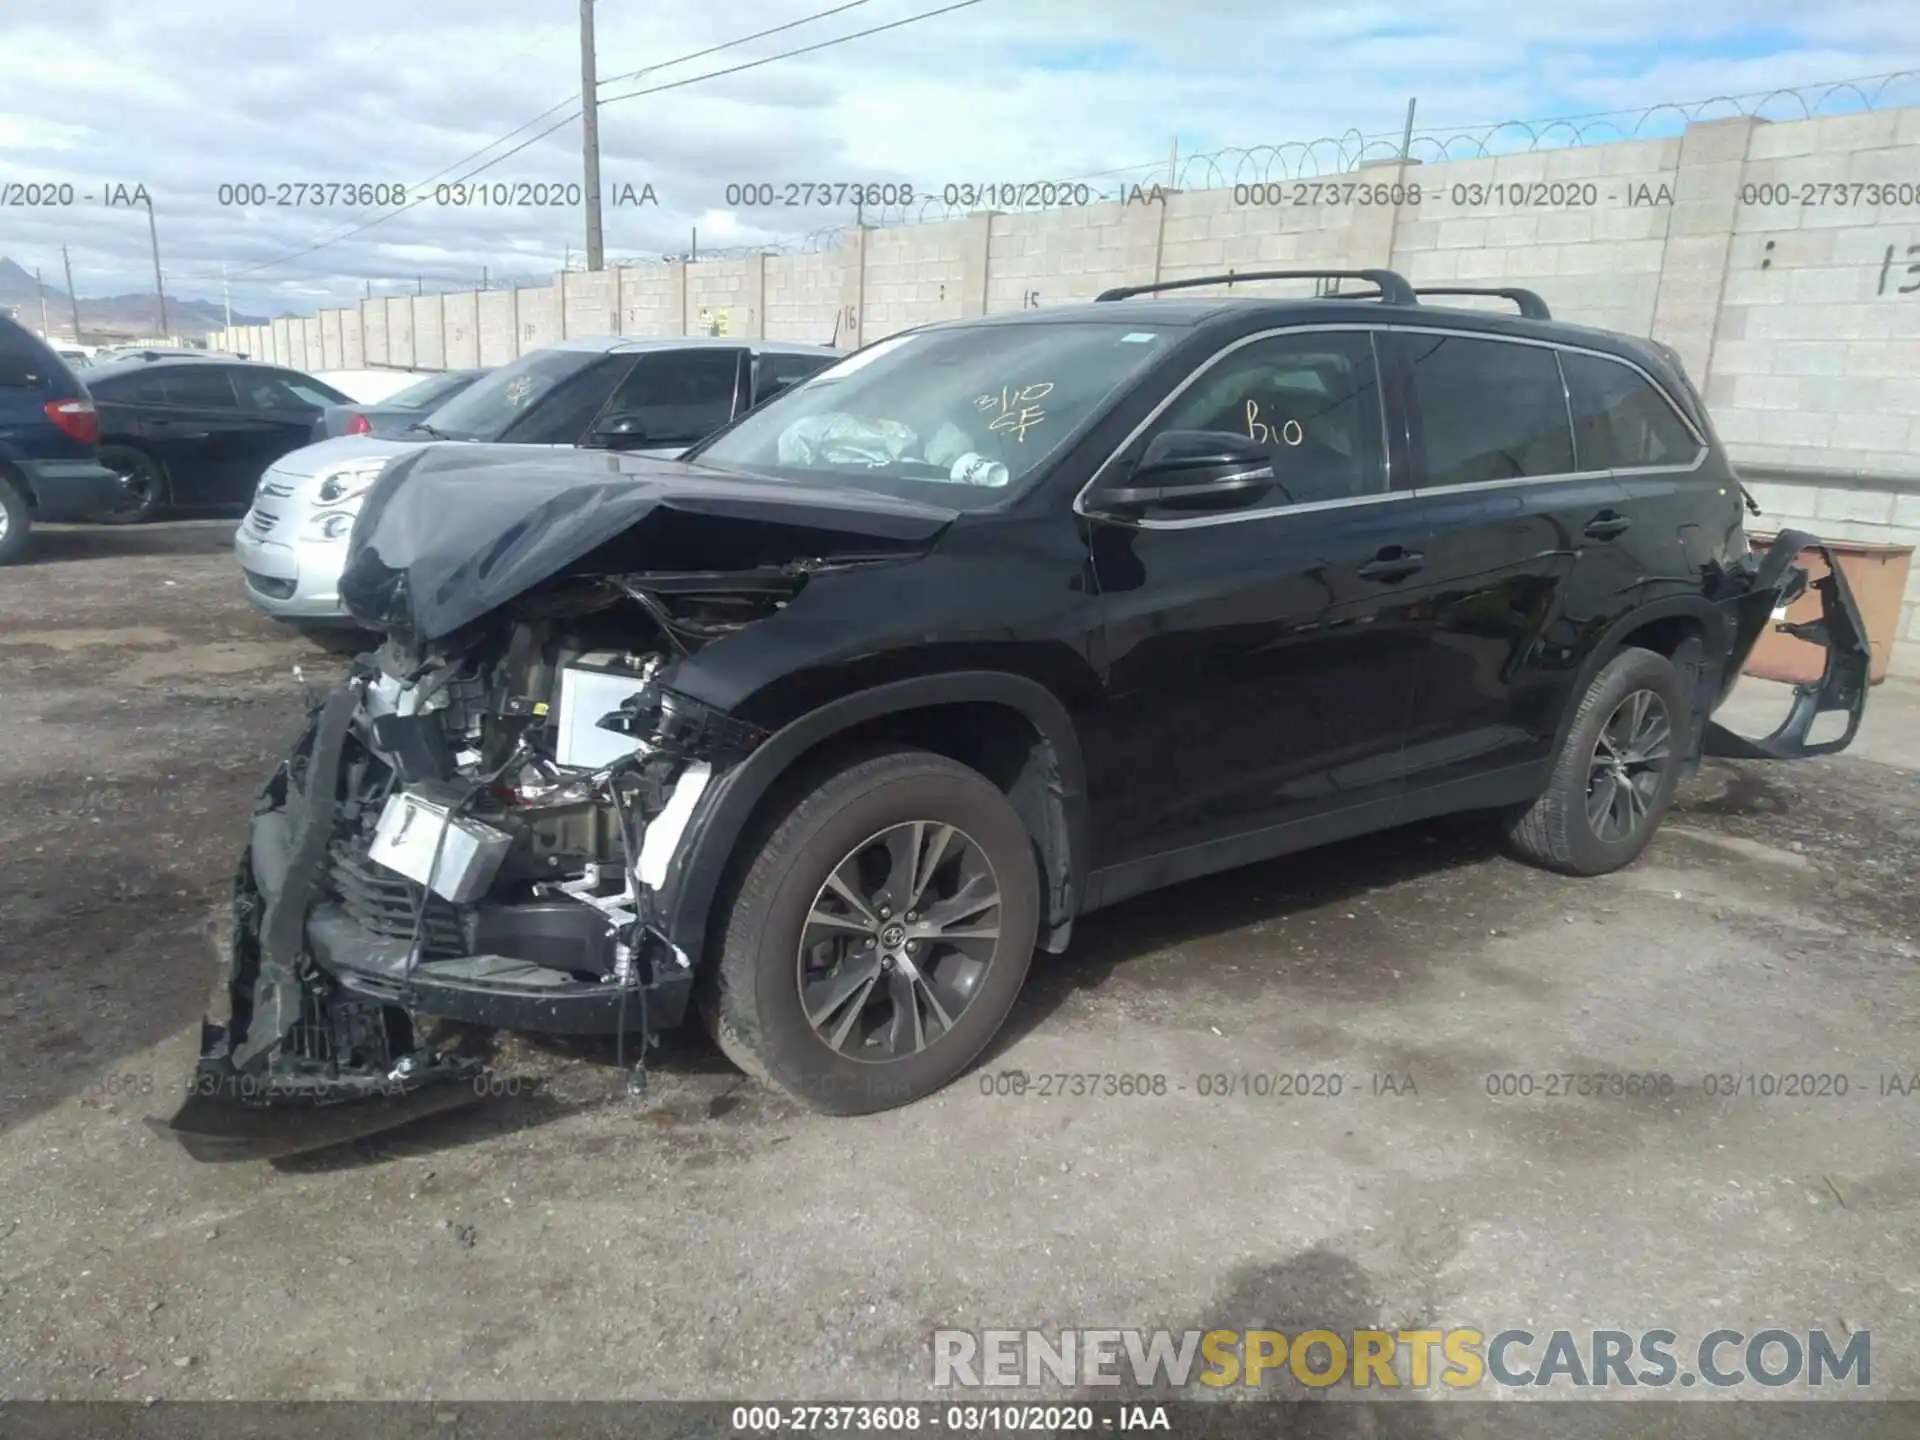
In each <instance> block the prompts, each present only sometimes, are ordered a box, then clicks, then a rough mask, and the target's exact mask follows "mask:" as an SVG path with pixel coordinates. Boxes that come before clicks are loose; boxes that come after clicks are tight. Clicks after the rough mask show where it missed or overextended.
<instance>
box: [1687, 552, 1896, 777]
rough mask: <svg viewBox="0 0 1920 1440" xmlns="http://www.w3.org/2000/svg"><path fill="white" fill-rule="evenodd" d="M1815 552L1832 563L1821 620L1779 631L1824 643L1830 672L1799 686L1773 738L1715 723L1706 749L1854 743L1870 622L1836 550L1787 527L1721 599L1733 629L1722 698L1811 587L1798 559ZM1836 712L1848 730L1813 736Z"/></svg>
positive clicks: (1801, 748)
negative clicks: (1769, 631) (1774, 625)
mask: <svg viewBox="0 0 1920 1440" xmlns="http://www.w3.org/2000/svg"><path fill="white" fill-rule="evenodd" d="M1809 550H1813V551H1817V552H1818V553H1819V555H1820V556H1821V558H1822V559H1824V560H1825V561H1826V562H1827V573H1826V574H1825V575H1824V576H1822V577H1821V578H1820V579H1818V580H1815V581H1813V582H1812V584H1813V588H1814V590H1815V591H1816V592H1818V594H1819V596H1820V618H1819V619H1818V620H1813V621H1809V622H1807V623H1805V624H1801V625H1782V626H1781V627H1780V628H1781V629H1782V630H1784V631H1786V632H1787V633H1788V634H1791V635H1794V636H1797V637H1798V638H1800V639H1802V640H1808V641H1813V642H1815V643H1818V644H1821V645H1824V646H1825V647H1826V652H1827V659H1826V667H1825V669H1824V670H1823V672H1822V673H1821V676H1820V678H1819V679H1818V680H1816V681H1812V682H1810V683H1808V684H1804V685H1796V686H1794V688H1793V706H1792V708H1791V709H1790V710H1789V711H1788V713H1787V718H1786V719H1785V720H1783V721H1782V722H1781V723H1780V726H1779V728H1778V729H1776V730H1775V731H1774V732H1773V733H1772V734H1771V735H1766V736H1762V737H1760V738H1759V739H1749V738H1748V737H1746V736H1744V735H1737V734H1735V733H1734V732H1733V731H1731V730H1729V729H1727V728H1726V727H1725V726H1723V725H1720V724H1718V723H1716V722H1715V721H1712V720H1709V721H1708V722H1707V725H1706V728H1705V733H1704V736H1703V741H1702V748H1703V751H1704V753H1706V754H1708V755H1718V756H1723V757H1725V758H1728V759H1734V760H1800V759H1805V758H1807V757H1809V756H1814V755H1832V754H1835V753H1837V752H1838V751H1841V750H1844V749H1846V748H1847V746H1849V745H1851V744H1852V743H1853V737H1854V735H1855V734H1856V733H1857V732H1858V731H1859V729H1860V721H1861V718H1862V717H1863V716H1864V715H1865V714H1866V708H1867V689H1868V674H1867V672H1868V666H1869V664H1870V663H1871V660H1872V653H1871V651H1870V649H1869V647H1868V644H1867V627H1866V625H1865V623H1864V622H1863V621H1862V620H1861V618H1860V607H1859V605H1858V604H1856V603H1855V601H1854V598H1853V591H1852V589H1851V588H1850V587H1849V586H1848V584H1847V577H1846V572H1845V571H1843V570H1842V569H1841V568H1840V564H1839V562H1838V560H1837V559H1836V558H1835V557H1834V554H1833V552H1832V550H1831V549H1829V548H1828V547H1827V545H1826V544H1825V543H1824V542H1823V541H1821V540H1820V539H1818V538H1817V537H1815V536H1813V535H1809V534H1807V533H1806V532H1805V531H1802V530H1783V531H1781V532H1780V533H1779V535H1777V536H1776V537H1774V541H1773V544H1772V545H1771V546H1769V547H1768V549H1767V553H1766V554H1765V555H1764V556H1763V557H1761V559H1760V560H1759V561H1758V562H1757V565H1756V567H1755V568H1754V570H1753V571H1752V572H1751V580H1750V582H1749V583H1748V585H1747V586H1746V588H1745V589H1744V590H1743V591H1741V592H1740V593H1738V594H1735V595H1732V596H1730V597H1728V598H1727V599H1724V600H1722V601H1721V602H1720V603H1721V609H1722V610H1723V611H1724V612H1725V614H1726V616H1727V620H1728V623H1729V626H1730V627H1731V632H1732V646H1731V649H1730V652H1729V654H1728V657H1727V662H1726V668H1725V669H1724V671H1723V672H1722V674H1721V682H1720V695H1719V697H1718V698H1719V699H1725V698H1726V694H1727V692H1728V691H1729V690H1731V689H1732V687H1733V683H1734V681H1735V680H1736V679H1737V678H1738V677H1739V674H1740V670H1741V667H1742V666H1744V665H1745V664H1746V662H1747V657H1748V656H1749V655H1750V654H1751V653H1752V652H1753V647H1754V645H1755V643H1756V642H1757V641H1758V640H1759V638H1760V635H1761V632H1762V631H1763V630H1764V629H1765V627H1766V626H1767V625H1768V624H1769V623H1770V622H1772V620H1773V618H1774V616H1775V615H1776V614H1779V613H1780V612H1782V611H1784V610H1785V608H1786V607H1787V606H1788V605H1791V604H1792V603H1793V602H1794V601H1795V600H1796V599H1798V598H1799V597H1800V596H1801V595H1802V594H1803V593H1804V592H1805V590H1806V588H1807V585H1808V580H1807V572H1806V571H1805V570H1803V569H1801V568H1800V567H1799V566H1798V565H1796V564H1795V563H1794V562H1795V561H1796V560H1797V559H1799V557H1800V556H1801V555H1802V554H1804V553H1805V552H1807V551H1809ZM1835 713H1838V714H1844V715H1845V716H1846V717H1847V725H1846V730H1845V732H1844V733H1843V734H1841V735H1840V736H1839V737H1838V738H1837V739H1832V740H1822V741H1814V740H1810V739H1809V738H1808V737H1809V736H1810V735H1811V733H1812V731H1813V725H1814V722H1815V721H1816V720H1817V719H1819V717H1820V716H1822V715H1826V714H1835Z"/></svg>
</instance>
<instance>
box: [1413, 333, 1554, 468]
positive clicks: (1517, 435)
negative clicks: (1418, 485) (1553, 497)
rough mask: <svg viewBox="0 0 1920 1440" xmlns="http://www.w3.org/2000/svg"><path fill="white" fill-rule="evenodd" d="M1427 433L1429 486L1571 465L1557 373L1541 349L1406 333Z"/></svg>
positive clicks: (1550, 355) (1550, 353)
mask: <svg viewBox="0 0 1920 1440" xmlns="http://www.w3.org/2000/svg"><path fill="white" fill-rule="evenodd" d="M1403 339H1404V343H1405V345H1406V347H1407V357H1408V359H1409V361H1410V362H1411V363H1412V366H1413V392H1414V398H1415V401H1416V403H1417V404H1418V405H1419V407H1420V423H1421V426H1422V428H1423V429H1424V430H1425V432H1426V456H1427V479H1426V483H1427V484H1428V485H1436V486H1437V485H1468V484H1473V483H1475V482H1477V481H1483V480H1517V479H1521V478H1524V477H1526V476H1528V475H1566V474H1570V473H1571V472H1572V471H1573V470H1574V469H1575V468H1576V467H1575V465H1574V459H1573V432H1572V430H1571V429H1570V428H1569V427H1568V425H1567V399H1566V392H1565V390H1564V389H1563V388H1562V387H1561V384H1560V367H1559V365H1558V364H1557V363H1556V362H1555V360H1554V353H1553V351H1552V350H1549V349H1548V348H1547V347H1545V346H1544V345H1516V344H1511V343H1508V342H1506V341H1501V340H1469V339H1465V338H1463V337H1461V336H1458V335H1420V334H1405V335H1404V336H1403Z"/></svg>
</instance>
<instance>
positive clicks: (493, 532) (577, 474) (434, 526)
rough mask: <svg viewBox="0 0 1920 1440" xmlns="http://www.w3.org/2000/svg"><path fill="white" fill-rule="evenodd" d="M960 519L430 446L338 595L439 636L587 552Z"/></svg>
mask: <svg viewBox="0 0 1920 1440" xmlns="http://www.w3.org/2000/svg"><path fill="white" fill-rule="evenodd" d="M955 514H956V512H955V511H953V510H949V509H946V508H944V507H942V506H936V505H927V504H922V503H920V502H918V501H913V500H902V499H897V498H895V497H893V496H889V495H881V494H876V493H874V492H871V491H867V490H859V489H854V488H852V487H847V488H840V487H836V486H824V485H818V484H812V483H805V482H800V481H790V480H781V479H776V478H771V477H767V478H762V477H758V476H749V475H741V474H738V473H736V472H733V471H723V470H714V469H709V468H706V467H703V466H698V465H683V464H681V463H679V462H677V461H672V460H659V459H650V458H647V457H644V456H637V455H616V454H611V453H608V452H606V451H596V450H567V451H542V452H540V453H538V454H530V453H529V452H528V450H527V448H526V447H525V446H514V445H471V444H461V445H429V446H427V447H425V448H423V449H422V450H421V451H420V452H419V453H418V454H415V455H409V456H407V457H406V458H404V459H401V460H397V461H395V462H394V463H393V464H392V465H390V466H388V468H387V469H386V471H385V472H384V473H383V474H382V475H381V477H380V480H379V482H378V483H377V484H376V485H375V486H374V488H373V489H372V491H370V492H369V493H368V495H367V498H366V501H365V503H364V505H363V506H362V508H361V511H360V516H359V519H358V520H357V521H356V522H355V524H354V529H353V535H352V538H351V540H350V541H349V546H348V553H347V563H346V568H345V570H344V571H343V573H342V575H341V578H340V598H341V600H342V601H343V602H344V603H345V605H346V607H347V610H348V612H349V613H350V614H351V615H352V616H353V617H354V619H356V620H358V621H359V622H360V623H361V624H363V625H367V626H369V627H371V628H373V629H376V630H400V631H404V632H406V633H408V634H411V635H413V636H415V637H417V638H419V639H422V640H433V639H437V638H439V637H440V636H443V635H447V634H450V633H452V632H453V631H455V630H458V629H459V628H460V627H461V626H463V625H466V624H468V623H470V622H471V621H474V620H477V619H479V618H480V617H481V616H483V615H485V614H487V613H488V612H489V611H491V610H494V609H497V608H498V607H499V606H501V605H503V604H505V603H506V602H507V601H509V600H511V599H513V598H514V597H515V596H517V595H520V594H522V593H523V592H525V591H527V590H529V589H531V588H532V587H533V586H535V585H537V584H539V583H540V582H541V581H543V580H546V579H549V578H551V577H553V576H555V575H558V574H560V573H562V572H563V571H565V570H567V569H568V568H569V567H572V566H575V565H576V563H577V562H581V561H583V560H586V559H587V558H588V557H589V556H591V557H593V564H592V565H590V566H581V567H580V568H581V569H583V570H585V569H591V570H596V571H602V572H606V573H617V572H620V571H634V570H653V571H660V570H690V571H691V570H697V571H726V570H735V569H738V570H747V569H752V568H754V567H756V566H764V565H778V564H783V563H787V562H799V561H810V560H832V559H848V558H852V557H855V556H869V555H890V554H904V553H912V552H916V551H920V550H924V549H925V548H926V547H927V546H928V545H929V544H931V543H932V541H933V540H934V539H935V538H936V537H937V536H938V535H939V534H940V533H941V531H943V530H944V529H945V528H946V527H947V526H948V525H949V524H950V523H952V521H953V519H954V518H955ZM596 552H600V553H598V554H596Z"/></svg>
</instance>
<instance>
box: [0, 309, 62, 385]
mask: <svg viewBox="0 0 1920 1440" xmlns="http://www.w3.org/2000/svg"><path fill="white" fill-rule="evenodd" d="M47 358H48V357H47V356H46V355H43V354H42V353H41V352H40V346H39V345H38V344H37V343H36V342H35V341H34V340H33V338H32V337H31V336H29V335H28V334H27V333H26V332H25V331H24V330H22V331H16V330H14V329H13V327H12V326H10V325H0V386H4V387H5V388H7V389H9V390H38V389H39V388H40V387H41V386H42V385H44V384H45V383H46V380H47V376H48V374H49V373H50V372H51V371H52V368H53V367H52V366H50V365H49V364H47Z"/></svg>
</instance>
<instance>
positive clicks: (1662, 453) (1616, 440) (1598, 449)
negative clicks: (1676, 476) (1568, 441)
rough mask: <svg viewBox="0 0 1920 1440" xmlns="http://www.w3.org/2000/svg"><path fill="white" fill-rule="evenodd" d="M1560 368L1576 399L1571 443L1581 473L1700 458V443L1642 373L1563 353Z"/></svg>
mask: <svg viewBox="0 0 1920 1440" xmlns="http://www.w3.org/2000/svg"><path fill="white" fill-rule="evenodd" d="M1560 363H1561V365H1562V366H1563V367H1565V369H1566V374H1567V393H1568V394H1569V395H1570V396H1571V397H1572V399H1573V443H1574V448H1575V449H1576V450H1577V451H1578V452H1579V457H1580V468H1581V469H1582V470H1619V469H1625V468H1628V467H1630V466H1636V465H1685V464H1688V463H1689V462H1691V461H1692V459H1693V458H1694V456H1696V455H1698V454H1699V453H1700V442H1699V441H1698V440H1696V439H1694V438H1693V433H1692V432H1691V431H1690V430H1688V429H1687V427H1686V425H1685V423H1684V422H1682V420H1681V419H1680V417H1679V416H1678V415H1676V414H1674V413H1673V406H1671V405H1670V404H1668V403H1667V401H1666V400H1665V399H1663V398H1662V397H1661V395H1660V392H1659V391H1657V390H1655V389H1654V388H1653V386H1652V385H1650V384H1648V383H1647V379H1646V377H1645V376H1644V375H1642V374H1641V373H1640V372H1639V371H1637V370H1634V369H1631V368H1630V367H1628V366H1625V365H1622V364H1620V363H1619V362H1617V361H1614V360H1602V359H1601V358H1600V357H1599V356H1597V355H1580V354H1575V353H1573V352H1571V351H1565V350H1563V351H1561V352H1560Z"/></svg>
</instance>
